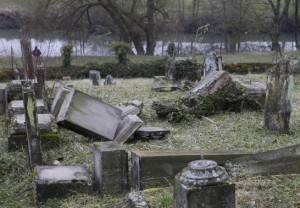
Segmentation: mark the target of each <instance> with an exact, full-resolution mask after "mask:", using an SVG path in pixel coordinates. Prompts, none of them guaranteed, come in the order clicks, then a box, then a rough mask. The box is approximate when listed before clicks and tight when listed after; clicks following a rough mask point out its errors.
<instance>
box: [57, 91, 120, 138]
mask: <svg viewBox="0 0 300 208" xmlns="http://www.w3.org/2000/svg"><path fill="white" fill-rule="evenodd" d="M121 115H122V111H121V110H120V109H118V108H116V107H114V106H111V105H109V104H107V103H105V102H103V101H101V100H98V99H96V98H94V97H92V96H89V95H87V94H85V93H82V92H80V91H77V90H72V91H71V92H70V93H69V94H67V96H66V97H65V99H64V101H63V103H62V107H61V109H60V111H59V114H58V115H57V117H56V121H57V122H58V124H60V125H62V126H64V127H65V128H68V129H70V130H72V131H74V132H77V133H79V134H81V135H83V136H86V137H89V138H103V137H105V138H106V139H109V140H113V139H114V138H115V133H116V131H117V128H118V126H119V123H120V120H121Z"/></svg>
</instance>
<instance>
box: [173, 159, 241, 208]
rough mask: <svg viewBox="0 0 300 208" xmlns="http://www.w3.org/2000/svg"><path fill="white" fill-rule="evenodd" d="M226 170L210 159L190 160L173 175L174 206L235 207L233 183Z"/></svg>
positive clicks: (195, 207)
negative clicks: (229, 179)
mask: <svg viewBox="0 0 300 208" xmlns="http://www.w3.org/2000/svg"><path fill="white" fill-rule="evenodd" d="M227 178H228V174H227V172H226V170H225V169H224V168H222V167H220V166H218V165H217V163H216V162H214V161H212V160H197V161H193V162H190V163H189V164H188V167H187V168H185V169H183V170H182V171H181V172H180V173H179V174H178V175H176V177H175V185H174V202H175V203H174V205H175V206H174V208H182V207H191V208H197V207H216V208H221V207H226V208H235V185H234V184H230V183H228V182H226V180H227Z"/></svg>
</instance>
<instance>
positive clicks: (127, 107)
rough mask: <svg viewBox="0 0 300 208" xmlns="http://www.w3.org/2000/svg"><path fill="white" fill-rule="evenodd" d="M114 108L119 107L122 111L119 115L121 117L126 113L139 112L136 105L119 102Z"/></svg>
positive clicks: (126, 114)
mask: <svg viewBox="0 0 300 208" xmlns="http://www.w3.org/2000/svg"><path fill="white" fill-rule="evenodd" d="M116 108H119V109H120V110H121V111H122V115H121V118H122V119H123V118H125V117H126V116H128V115H137V114H139V113H140V110H139V109H138V108H137V107H134V106H132V105H123V104H119V105H116Z"/></svg>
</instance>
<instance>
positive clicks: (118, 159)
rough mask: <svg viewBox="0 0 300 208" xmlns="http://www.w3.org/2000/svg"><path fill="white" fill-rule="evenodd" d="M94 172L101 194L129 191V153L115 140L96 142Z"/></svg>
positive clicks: (97, 187)
mask: <svg viewBox="0 0 300 208" xmlns="http://www.w3.org/2000/svg"><path fill="white" fill-rule="evenodd" d="M93 153H94V174H95V183H96V189H97V190H98V191H99V192H100V194H101V195H105V194H109V195H111V194H116V193H125V192H126V191H128V154H127V152H126V151H125V150H124V148H123V147H122V145H120V144H118V143H115V142H100V143H95V149H94V151H93Z"/></svg>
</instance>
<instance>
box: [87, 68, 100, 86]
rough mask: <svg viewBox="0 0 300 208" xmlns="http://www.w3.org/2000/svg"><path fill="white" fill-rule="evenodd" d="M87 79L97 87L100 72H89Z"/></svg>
mask: <svg viewBox="0 0 300 208" xmlns="http://www.w3.org/2000/svg"><path fill="white" fill-rule="evenodd" d="M89 78H90V79H91V80H92V83H93V85H94V86H99V81H100V79H101V75H100V72H99V71H97V70H91V71H89Z"/></svg>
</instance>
